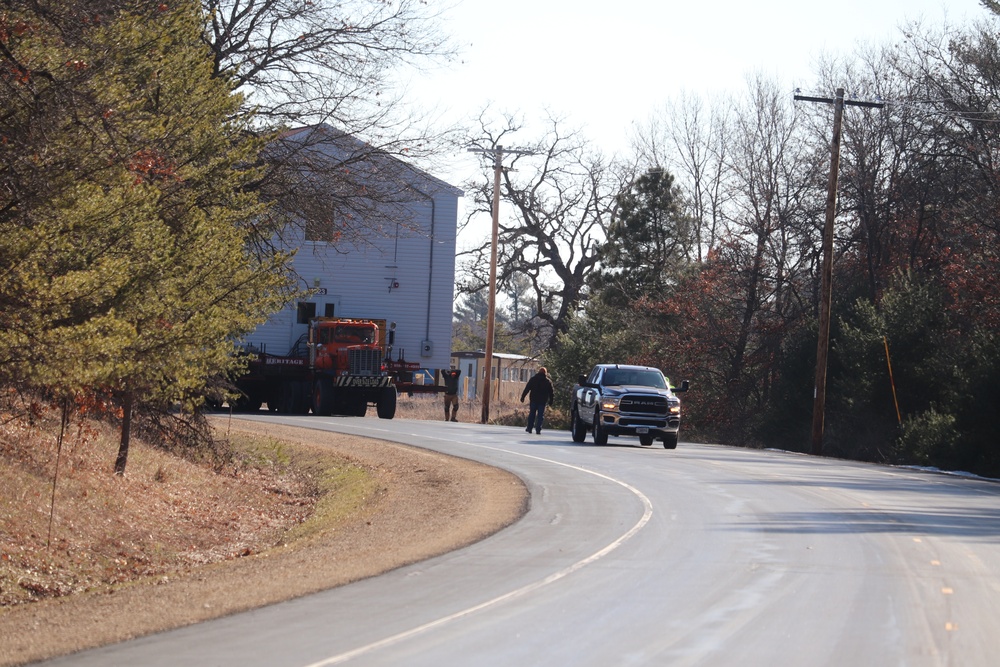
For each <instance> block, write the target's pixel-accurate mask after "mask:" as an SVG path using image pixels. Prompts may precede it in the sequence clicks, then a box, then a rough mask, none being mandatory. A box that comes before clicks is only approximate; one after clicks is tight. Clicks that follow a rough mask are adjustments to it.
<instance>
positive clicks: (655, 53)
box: [408, 0, 987, 244]
mask: <svg viewBox="0 0 1000 667" xmlns="http://www.w3.org/2000/svg"><path fill="white" fill-rule="evenodd" d="M444 2H445V3H448V2H451V3H452V4H451V5H450V6H448V7H447V8H446V9H443V10H442V19H443V21H442V29H443V30H444V31H445V32H447V33H448V34H450V35H452V36H453V39H454V41H455V43H456V44H457V46H458V48H459V50H460V56H459V58H458V60H457V61H456V62H454V63H452V64H451V65H449V66H448V67H447V68H441V69H433V70H428V71H424V72H422V73H420V74H419V75H417V76H415V77H414V78H413V79H412V80H411V81H410V82H409V84H408V89H409V92H410V94H411V95H412V96H413V99H414V100H415V101H417V102H418V103H419V104H420V106H422V107H423V108H431V107H434V108H435V109H436V113H437V114H439V115H440V119H441V121H442V122H461V121H468V120H470V119H473V118H475V117H476V116H478V114H479V112H480V111H482V110H483V109H484V108H485V107H487V106H490V107H491V108H492V109H494V110H496V111H498V112H512V113H516V114H518V115H520V116H521V117H522V118H523V119H524V121H525V122H526V123H529V124H531V123H533V122H537V123H539V124H541V123H542V122H543V121H544V119H545V117H546V111H548V112H549V113H551V114H553V115H554V116H556V117H559V118H560V119H562V120H561V125H560V127H561V128H565V129H576V130H579V131H581V133H582V134H583V136H584V137H586V138H587V139H588V140H589V141H591V142H592V143H593V144H594V145H596V146H597V147H598V148H600V149H601V150H602V151H603V152H604V153H605V154H609V155H610V154H613V153H624V152H627V151H628V148H629V137H630V135H631V131H632V128H633V127H634V126H635V125H636V124H640V125H641V124H644V123H645V121H646V120H647V119H648V118H650V116H651V115H653V114H654V113H655V112H656V111H657V110H659V109H662V108H663V107H664V105H665V104H666V103H667V102H668V101H669V100H671V99H676V98H678V97H679V96H680V95H681V94H693V95H706V96H712V95H720V96H721V95H730V94H732V95H737V96H738V95H739V94H740V93H741V92H742V91H744V90H746V79H747V76H748V75H752V74H756V73H761V74H764V75H766V76H768V77H769V78H774V79H775V80H777V81H778V82H781V83H787V85H788V91H789V95H792V93H793V90H794V89H795V88H796V87H801V88H802V91H803V92H804V93H817V94H823V95H832V94H833V93H834V91H832V90H831V91H817V90H812V89H811V83H812V82H813V81H814V80H815V75H814V72H815V65H816V63H817V60H818V59H819V58H820V56H837V55H844V56H848V55H850V54H852V53H854V52H855V51H856V49H857V47H858V46H859V45H861V44H865V43H870V44H877V45H878V44H887V43H891V42H892V41H898V40H899V39H900V30H899V28H900V26H901V25H903V24H904V23H906V22H907V21H913V20H921V21H923V22H926V23H928V24H930V25H940V24H942V23H945V22H947V23H949V24H952V25H961V24H965V23H967V22H969V21H971V20H975V19H980V18H985V17H986V16H987V13H986V11H985V10H984V9H982V7H981V6H980V4H979V0H948V2H947V3H945V2H944V1H943V0H838V1H837V2H825V3H821V2H810V1H809V0H757V1H756V2H747V1H740V0H715V1H714V2H708V1H705V0H701V1H699V0H684V1H681V0H611V1H603V2H598V1H595V0H494V1H487V0H444ZM563 123H565V125H564V124H563ZM539 134H540V133H531V134H526V136H525V138H524V139H525V142H528V141H530V140H531V139H534V138H536V137H537V136H539ZM443 157H444V160H443V161H436V162H437V163H438V167H436V168H435V169H434V170H433V171H434V173H435V175H436V176H439V177H440V178H443V179H444V180H446V181H447V182H449V183H452V184H454V185H458V186H462V184H463V183H464V182H465V181H466V180H467V179H469V178H474V177H476V176H477V175H478V172H479V169H478V167H477V163H476V159H475V158H476V156H475V155H470V154H465V155H462V154H458V153H456V154H455V155H453V156H443ZM477 227H478V225H477ZM475 229H476V227H473V228H472V230H475ZM468 233H472V234H475V236H479V234H480V232H478V231H471V230H467V233H466V234H465V235H463V236H467V235H468ZM465 240H466V241H467V242H473V243H475V242H478V239H465ZM461 242H462V237H460V244H461Z"/></svg>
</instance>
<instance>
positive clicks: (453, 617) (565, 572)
mask: <svg viewBox="0 0 1000 667" xmlns="http://www.w3.org/2000/svg"><path fill="white" fill-rule="evenodd" d="M420 437H427V436H420ZM454 442H458V441H454ZM462 444H469V443H465V442H463V443H462ZM475 446H476V447H480V448H482V449H492V450H494V451H498V452H504V453H505V454H513V455H514V456H523V457H525V458H529V459H535V460H537V461H544V462H545V463H553V464H555V465H560V466H564V467H566V468H572V469H574V470H579V471H580V472H584V473H587V474H589V475H594V476H595V477H600V478H602V479H606V480H608V481H609V482H614V483H615V484H618V485H620V486H623V487H625V488H626V489H628V490H629V491H631V492H632V493H633V494H635V495H636V496H637V497H638V498H639V500H640V501H642V504H643V507H644V508H645V511H644V512H643V514H642V517H641V518H640V519H639V521H637V522H636V524H635V525H634V526H632V527H631V528H630V529H629V530H628V531H627V532H625V533H624V534H623V535H622V536H621V537H619V538H618V539H616V540H615V541H613V542H611V543H610V544H608V545H607V546H606V547H604V548H603V549H601V550H599V551H597V552H595V553H593V554H591V555H590V556H587V557H586V558H584V559H583V560H581V561H578V562H576V563H573V564H572V565H570V566H569V567H566V568H564V569H562V570H559V571H558V572H555V573H553V574H550V575H549V576H547V577H545V578H544V579H542V580H540V581H536V582H534V583H531V584H528V585H527V586H523V587H522V588H518V589H517V590H513V591H511V592H509V593H505V594H504V595H501V596H499V597H495V598H493V599H492V600H487V601H486V602H482V603H480V604H477V605H475V606H473V607H469V608H468V609H463V610H462V611H458V612H455V613H454V614H450V615H448V616H443V617H442V618H439V619H437V620H435V621H431V622H430V623H425V624H423V625H420V626H417V627H415V628H413V629H411V630H406V631H405V632H400V633H399V634H395V635H392V636H391V637H386V638H385V639H381V640H379V641H377V642H373V643H371V644H367V645H365V646H360V647H358V648H356V649H353V650H351V651H347V652H346V653H340V654H338V655H335V656H331V657H329V658H326V659H325V660H320V661H319V662H313V663H310V664H308V665H305V666H304V667H327V666H328V665H339V664H341V663H344V662H347V661H348V660H352V659H354V658H357V657H359V656H362V655H364V654H366V653H370V652H372V651H376V650H378V649H381V648H385V647H387V646H392V645H393V644H397V643H399V642H401V641H403V640H405V639H409V638H411V637H415V636H417V635H419V634H421V633H424V632H427V631H428V630H432V629H434V628H437V627H440V626H442V625H445V624H447V623H451V622H452V621H457V620H458V619H461V618H465V617H466V616H471V615H472V614H475V613H477V612H479V611H482V610H483V609H486V608H487V607H492V606H494V605H498V604H500V603H502V602H507V601H508V600H513V599H515V598H519V597H521V596H524V595H527V594H528V593H533V592H534V591H536V590H538V589H540V588H543V587H544V586H548V585H549V584H551V583H553V582H556V581H559V580H560V579H563V578H565V577H568V576H569V575H571V574H573V573H574V572H576V571H577V570H580V569H582V568H584V567H586V566H587V565H590V564H591V563H594V562H596V561H598V560H600V559H601V558H603V557H604V556H607V555H608V554H609V553H611V552H612V551H614V550H615V549H617V548H618V547H620V546H621V545H622V544H624V543H625V542H627V541H628V540H629V539H631V538H632V537H633V536H634V535H635V534H636V533H638V532H639V531H640V530H642V528H643V527H644V526H645V525H646V524H647V523H649V520H650V518H651V517H652V516H653V504H652V503H651V502H650V500H649V498H648V497H646V495H645V494H644V493H643V492H642V491H640V490H639V489H637V488H635V487H634V486H632V485H631V484H628V483H626V482H623V481H621V480H620V479H615V478H614V477H610V476H609V475H605V474H603V473H599V472H596V471H594V470H588V469H586V468H581V467H580V466H575V465H572V464H570V463H562V462H561V461H553V460H552V459H546V458H542V457H540V456H534V455H532V454H522V453H520V452H513V451H511V450H509V449H501V448H499V447H489V446H487V445H475Z"/></svg>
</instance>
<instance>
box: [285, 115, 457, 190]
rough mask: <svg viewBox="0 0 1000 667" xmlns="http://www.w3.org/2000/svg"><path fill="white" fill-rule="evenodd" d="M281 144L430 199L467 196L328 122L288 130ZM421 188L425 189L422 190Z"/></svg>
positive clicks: (452, 186) (307, 155)
mask: <svg viewBox="0 0 1000 667" xmlns="http://www.w3.org/2000/svg"><path fill="white" fill-rule="evenodd" d="M278 141H279V142H281V143H282V144H284V145H286V146H288V145H290V144H294V145H295V146H297V147H298V148H299V149H301V150H302V151H303V153H304V155H305V156H306V159H309V158H310V157H312V158H314V159H315V158H316V157H318V156H323V157H325V158H328V159H332V160H334V161H335V162H337V163H340V164H342V165H345V168H350V169H354V170H362V171H364V172H367V173H369V174H371V175H372V177H373V178H377V179H378V180H379V181H380V182H383V183H384V182H386V181H387V180H393V181H397V182H399V183H400V185H401V186H402V187H409V188H413V189H417V191H418V192H419V193H420V194H423V195H426V196H429V195H431V194H438V193H447V194H451V195H453V196H455V197H461V196H463V195H464V194H465V192H464V190H462V189H461V188H459V187H456V186H454V185H451V184H449V183H447V182H445V181H443V180H441V179H440V178H438V177H436V176H433V175H431V174H429V173H427V172H426V171H424V170H423V169H420V168H419V167H416V166H414V165H412V164H410V163H409V162H406V161H405V160H402V159H400V158H399V157H397V156H395V155H392V154H391V153H388V152H386V151H384V150H382V149H380V148H378V147H376V146H372V145H371V144H369V143H367V142H365V141H362V140H360V139H358V138H357V137H354V136H353V135H350V134H348V133H346V132H344V131H343V130H339V129H337V128H335V127H333V126H332V125H329V124H328V123H319V124H317V125H306V126H303V127H298V128H293V129H289V130H286V131H284V132H281V133H280V134H279V135H278ZM403 184H405V186H404V185H403ZM418 185H419V186H421V187H420V188H419V189H418V187H417V186H418Z"/></svg>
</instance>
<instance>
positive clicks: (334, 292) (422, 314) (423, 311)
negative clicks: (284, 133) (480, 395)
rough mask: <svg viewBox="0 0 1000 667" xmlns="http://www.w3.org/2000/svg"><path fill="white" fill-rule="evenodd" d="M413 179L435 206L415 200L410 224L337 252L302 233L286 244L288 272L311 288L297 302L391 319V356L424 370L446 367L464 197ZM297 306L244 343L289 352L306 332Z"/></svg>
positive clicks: (320, 310) (417, 175)
mask: <svg viewBox="0 0 1000 667" xmlns="http://www.w3.org/2000/svg"><path fill="white" fill-rule="evenodd" d="M413 175H414V179H415V183H414V189H415V190H416V191H417V192H420V193H428V194H429V195H430V196H431V197H433V202H434V203H433V206H432V204H431V201H430V199H429V198H428V197H427V196H423V195H415V198H414V201H413V203H412V206H411V207H410V208H411V216H410V217H409V219H407V220H406V221H400V222H398V223H397V224H396V225H395V227H396V228H395V229H384V228H383V232H384V234H385V235H384V236H383V237H379V238H371V239H368V240H369V241H370V244H369V245H366V246H364V247H350V248H346V249H345V248H343V247H339V248H335V247H333V246H332V245H330V244H327V243H322V242H313V241H306V240H305V238H304V234H303V233H302V232H301V231H299V232H293V233H291V234H286V236H285V242H286V244H287V245H288V246H289V247H291V248H297V254H296V256H295V258H294V259H293V267H294V270H295V272H296V274H297V275H298V276H299V277H300V280H301V281H302V283H301V286H302V287H304V288H308V289H310V290H312V293H311V294H310V295H309V296H307V297H304V298H302V299H300V301H304V302H309V303H313V304H315V313H316V315H317V316H323V315H326V314H327V312H328V311H327V307H328V306H330V307H332V308H333V314H334V316H336V317H351V318H364V319H384V320H386V321H388V322H395V323H396V342H395V347H394V350H393V354H392V356H393V358H394V359H395V358H397V357H398V356H399V355H403V358H404V359H405V360H406V361H411V362H413V361H415V362H418V363H420V365H421V367H423V368H429V369H441V368H448V366H449V362H450V355H451V335H452V310H453V306H454V289H455V247H456V236H457V229H458V197H459V196H460V194H461V192H460V191H459V190H458V189H457V188H454V187H452V186H449V185H448V184H446V183H443V182H442V181H439V180H437V179H434V178H433V177H430V176H429V175H426V174H424V173H423V172H420V171H419V170H416V169H414V170H413ZM417 188H419V190H418V189H417ZM432 215H433V220H432ZM432 226H433V235H432V231H431V230H432ZM296 308H297V304H296V303H292V304H289V306H288V307H286V308H285V309H284V310H282V311H280V312H278V313H275V314H274V315H273V316H272V317H271V318H270V320H269V321H268V322H267V323H265V324H263V325H261V326H260V327H258V328H257V330H256V331H254V332H253V333H252V334H250V335H249V336H247V337H246V338H245V342H246V343H248V344H250V345H254V346H257V347H261V348H265V349H266V351H267V352H270V353H272V354H286V353H287V352H288V351H289V350H290V349H291V347H292V346H293V345H294V344H295V341H296V340H297V339H298V338H299V336H300V335H301V334H303V333H305V331H306V326H305V325H304V324H298V323H297V322H296V320H297V315H296V313H297V311H296ZM427 347H429V350H427V349H425V348H427Z"/></svg>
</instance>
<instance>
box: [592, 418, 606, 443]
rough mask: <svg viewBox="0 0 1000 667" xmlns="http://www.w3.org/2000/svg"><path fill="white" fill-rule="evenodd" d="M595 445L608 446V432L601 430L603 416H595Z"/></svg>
mask: <svg viewBox="0 0 1000 667" xmlns="http://www.w3.org/2000/svg"><path fill="white" fill-rule="evenodd" d="M594 444H595V445H606V444H608V432H607V431H605V430H604V429H603V428H601V415H600V414H597V415H595V416H594Z"/></svg>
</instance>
